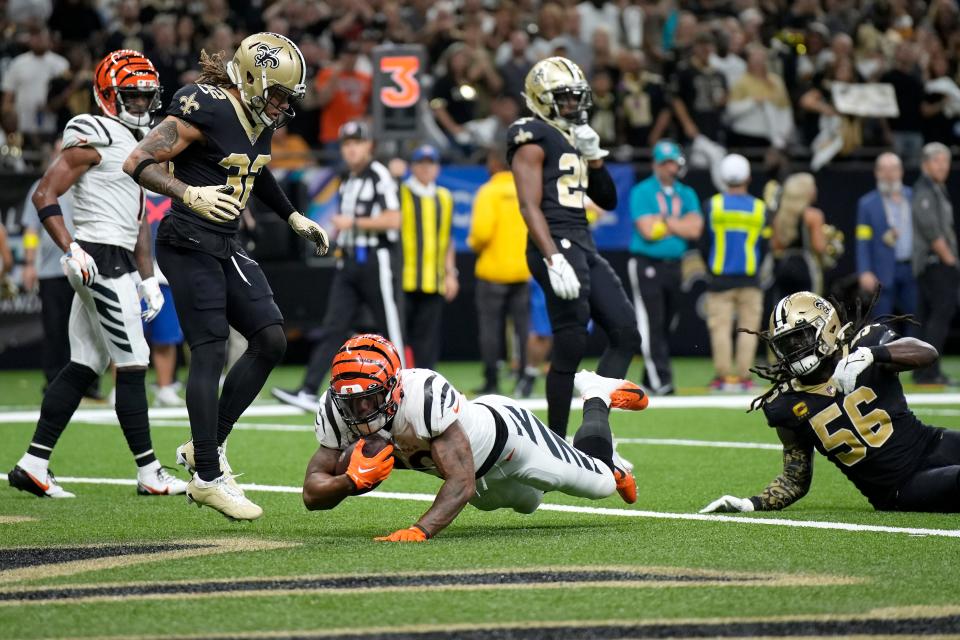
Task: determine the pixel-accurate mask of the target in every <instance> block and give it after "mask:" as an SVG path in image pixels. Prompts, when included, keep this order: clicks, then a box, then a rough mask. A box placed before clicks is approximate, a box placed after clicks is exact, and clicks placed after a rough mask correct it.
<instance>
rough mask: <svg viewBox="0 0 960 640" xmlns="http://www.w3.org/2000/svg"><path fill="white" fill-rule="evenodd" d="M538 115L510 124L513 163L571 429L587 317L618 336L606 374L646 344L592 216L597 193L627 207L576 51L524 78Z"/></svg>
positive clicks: (557, 409)
mask: <svg viewBox="0 0 960 640" xmlns="http://www.w3.org/2000/svg"><path fill="white" fill-rule="evenodd" d="M524 90H525V93H524V98H525V99H526V102H527V107H528V108H529V109H530V111H532V112H533V117H532V118H521V119H520V120H517V121H516V122H514V123H513V124H512V125H511V126H510V129H509V130H508V131H507V145H508V146H507V160H508V162H509V163H510V168H511V170H512V171H513V178H514V182H516V185H517V195H518V197H519V200H520V211H521V213H522V214H523V219H524V221H525V222H526V224H527V229H528V236H527V238H528V239H527V265H528V266H529V267H530V272H531V273H532V274H533V277H534V278H535V279H536V280H537V282H538V283H539V284H540V286H541V287H542V288H543V291H544V294H545V295H546V300H547V313H548V315H549V316H550V324H551V326H552V327H553V336H554V344H553V357H552V360H551V364H550V372H549V373H548V374H547V382H546V393H547V418H548V419H547V423H548V424H549V425H550V428H551V429H553V430H554V431H555V432H556V433H557V434H558V435H560V436H561V437H565V436H566V433H567V421H568V419H569V417H570V399H571V397H572V395H573V386H574V374H575V373H576V371H577V368H578V367H579V365H580V360H581V359H582V358H583V354H584V351H585V350H586V346H587V323H588V322H589V320H590V319H591V318H593V320H594V321H596V323H597V324H599V325H600V326H601V327H602V328H603V330H604V333H606V335H607V338H608V340H609V344H608V345H607V348H606V350H605V351H604V352H603V355H602V356H601V358H600V364H599V365H598V367H597V373H598V374H599V375H601V376H604V377H607V378H623V377H624V376H626V374H627V369H628V368H629V366H630V361H631V360H632V359H633V356H634V354H635V353H638V352H639V351H640V332H639V331H638V329H637V322H636V315H635V313H634V309H633V305H632V304H631V303H630V299H629V298H628V297H627V293H626V291H625V290H624V288H623V285H622V284H621V282H620V278H618V277H617V274H616V273H615V272H614V270H613V269H612V268H611V267H610V264H609V263H608V262H607V260H606V259H605V258H604V257H603V256H601V255H600V254H599V253H598V252H597V247H596V245H595V244H594V241H593V235H592V234H591V232H590V226H589V224H588V222H587V212H586V209H585V207H584V201H585V199H586V198H587V197H589V198H590V200H592V201H593V202H595V203H596V205H597V206H599V207H600V208H601V209H605V210H608V211H609V210H611V209H614V208H616V206H617V191H616V188H615V187H614V184H613V179H612V178H611V177H610V174H609V173H608V172H607V169H606V167H605V166H604V161H603V159H604V157H606V156H607V155H608V152H607V151H604V150H603V149H601V148H600V137H599V136H598V135H597V132H596V131H594V130H593V129H592V128H591V127H590V125H588V124H587V123H586V122H587V117H588V112H589V109H590V107H591V105H592V104H593V100H592V97H591V90H590V85H589V84H587V81H586V79H585V78H584V75H583V72H582V71H581V70H580V67H578V66H577V65H576V64H574V63H573V62H571V61H570V60H567V59H566V58H560V57H554V58H547V59H545V60H541V61H540V62H538V63H537V64H535V65H534V66H533V68H532V69H531V70H530V72H529V73H528V74H527V78H526V81H525V85H524Z"/></svg>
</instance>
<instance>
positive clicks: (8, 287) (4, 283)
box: [0, 222, 17, 300]
mask: <svg viewBox="0 0 960 640" xmlns="http://www.w3.org/2000/svg"><path fill="white" fill-rule="evenodd" d="M13 267H14V262H13V251H11V250H10V239H9V237H8V236H7V228H6V227H5V226H4V225H3V223H2V222H0V300H6V299H7V298H12V297H14V296H16V295H17V285H16V283H15V282H14V281H13V278H12V274H13Z"/></svg>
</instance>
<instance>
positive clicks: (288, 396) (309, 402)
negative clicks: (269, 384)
mask: <svg viewBox="0 0 960 640" xmlns="http://www.w3.org/2000/svg"><path fill="white" fill-rule="evenodd" d="M270 394H271V395H272V396H273V397H274V398H276V399H277V400H279V401H280V402H282V403H284V404H289V405H290V406H293V407H297V408H298V409H303V410H304V411H307V412H309V413H316V411H317V409H319V408H320V399H319V398H317V394H315V393H309V392H307V391H303V390H302V389H299V390H297V391H287V390H285V389H279V388H277V387H274V388H273V389H271V390H270Z"/></svg>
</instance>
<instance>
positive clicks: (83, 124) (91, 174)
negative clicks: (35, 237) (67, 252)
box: [63, 114, 144, 251]
mask: <svg viewBox="0 0 960 640" xmlns="http://www.w3.org/2000/svg"><path fill="white" fill-rule="evenodd" d="M135 146H137V139H136V138H135V137H134V134H133V132H132V131H131V130H130V129H129V128H128V127H126V126H124V125H122V124H120V123H119V122H117V121H116V120H113V119H111V118H107V117H105V116H96V115H91V114H84V115H79V116H74V117H73V118H71V119H70V122H68V123H67V126H66V128H65V129H64V130H63V148H64V149H69V148H70V147H92V148H94V149H96V150H97V153H99V154H100V163H99V164H96V165H94V166H92V167H90V170H89V171H87V172H86V173H84V174H83V176H81V177H80V180H78V181H77V183H76V184H75V185H74V186H73V202H74V217H73V221H74V224H75V225H76V228H77V230H76V233H75V234H74V237H75V238H76V239H77V240H83V241H85V242H96V243H99V244H109V245H115V246H119V247H123V248H125V249H127V250H129V251H133V248H134V246H135V245H136V243H137V235H138V234H139V232H140V216H141V215H142V214H143V206H144V202H143V200H144V196H143V189H141V188H140V185H138V184H137V183H136V182H134V181H133V178H131V177H130V176H128V175H127V174H126V173H124V172H123V163H124V161H125V160H126V159H127V156H129V155H130V152H131V151H133V148H134V147H135Z"/></svg>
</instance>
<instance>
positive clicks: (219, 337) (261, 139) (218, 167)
mask: <svg viewBox="0 0 960 640" xmlns="http://www.w3.org/2000/svg"><path fill="white" fill-rule="evenodd" d="M200 66H201V75H200V78H199V79H198V81H197V83H196V84H189V85H186V86H184V87H182V88H181V89H180V90H179V91H178V92H177V93H176V95H175V96H174V97H173V100H172V101H171V103H170V106H169V108H168V110H167V114H168V115H167V117H166V119H164V120H163V121H162V122H161V123H160V124H159V125H157V127H156V128H154V129H153V130H152V131H151V132H150V133H149V134H148V135H147V137H146V138H145V139H144V140H143V141H142V142H141V143H140V144H139V145H138V146H137V148H136V149H134V151H133V153H131V154H130V157H129V158H127V161H126V163H125V164H124V171H126V172H127V173H129V174H130V175H131V176H132V177H133V179H134V180H136V181H137V182H139V183H140V184H141V185H143V186H144V187H146V188H148V189H151V190H153V191H156V192H158V193H163V194H165V195H168V196H170V197H171V199H172V200H173V205H172V207H171V215H168V216H167V217H166V218H164V220H163V222H162V223H161V224H160V228H159V229H158V230H157V239H156V244H157V262H158V264H159V265H160V267H161V268H162V269H163V273H164V274H165V275H166V276H167V280H169V282H170V288H171V290H172V291H173V298H174V302H175V303H176V306H177V313H178V315H179V317H180V322H181V324H182V326H183V331H184V335H185V336H186V339H187V341H188V343H189V344H190V349H191V353H192V358H191V360H190V377H189V380H188V382H187V412H188V413H189V415H190V428H191V434H192V436H193V438H192V440H191V441H190V442H187V443H186V444H185V445H183V446H181V447H180V448H179V449H178V450H177V460H178V462H180V463H181V464H183V465H184V466H186V467H187V468H188V469H189V470H191V471H192V472H195V475H194V476H193V479H192V480H191V481H190V482H189V483H188V486H187V496H188V497H189V499H190V500H192V501H193V502H195V503H197V506H200V505H204V504H205V505H208V506H210V507H212V508H213V509H216V510H217V511H220V512H221V513H223V514H224V515H225V516H227V517H228V518H232V519H236V520H253V519H256V518H258V517H260V516H261V515H262V513H263V511H262V509H261V508H260V507H259V506H257V505H256V504H254V503H253V502H251V501H250V500H249V499H247V498H246V496H244V494H243V491H242V489H240V486H239V485H238V484H237V483H236V482H234V481H233V476H232V475H231V469H230V465H229V464H228V463H227V460H226V456H225V455H224V450H223V446H224V444H225V442H226V438H227V436H228V435H229V434H230V431H231V429H232V428H233V425H234V424H235V423H236V421H237V420H238V419H239V417H240V415H241V414H242V413H243V412H244V411H245V410H246V408H247V407H248V406H250V403H251V402H253V400H254V399H255V398H256V397H257V394H258V393H259V391H260V389H261V388H262V387H263V384H264V382H265V381H266V379H267V376H268V375H269V374H270V371H271V370H272V369H273V367H274V366H275V365H276V364H277V362H279V360H280V358H281V357H282V356H283V353H284V351H285V349H286V338H285V336H284V333H283V327H282V323H283V316H282V315H281V313H280V310H279V309H278V308H277V305H276V303H275V302H274V301H273V292H272V291H271V289H270V285H269V284H268V283H267V280H266V278H265V276H264V274H263V271H262V270H261V269H260V266H259V265H258V264H257V263H256V262H255V261H254V260H253V259H252V258H250V256H248V255H247V253H246V251H244V249H243V248H242V246H241V245H240V244H239V243H238V241H237V240H236V232H237V228H238V221H237V217H238V216H239V215H240V210H241V209H242V208H243V207H244V206H245V205H246V203H247V199H248V198H249V197H250V194H253V195H255V196H257V198H258V199H260V200H261V201H262V202H263V203H264V204H265V205H266V206H267V207H269V208H271V209H273V210H274V211H275V212H276V213H277V215H279V216H280V217H282V218H283V219H284V220H286V221H287V222H288V223H289V224H290V226H291V227H292V228H293V230H294V231H295V232H296V233H297V234H299V235H300V236H302V237H303V238H306V239H308V240H310V241H312V242H314V243H315V244H316V249H317V254H318V255H322V254H324V253H326V251H327V245H328V240H327V234H326V232H325V231H324V230H323V229H322V228H321V227H320V226H319V225H318V224H316V223H315V222H313V221H311V220H309V219H308V218H306V217H305V216H303V215H302V214H300V213H299V212H298V211H296V210H295V209H294V207H293V205H292V204H290V201H289V200H288V199H287V197H286V195H284V193H283V191H282V190H281V189H280V187H279V185H278V184H277V181H276V179H275V178H274V177H273V175H272V174H271V173H270V170H269V169H268V168H267V163H269V162H270V141H271V138H272V136H273V131H274V130H275V129H277V128H279V127H282V126H284V125H285V124H286V123H287V122H288V121H289V120H290V119H291V118H293V117H294V115H295V113H294V110H293V104H294V103H295V102H296V101H297V100H299V99H300V98H302V97H303V95H304V93H305V91H306V84H305V81H306V78H305V73H306V70H305V64H304V60H303V55H302V54H301V53H300V49H298V48H297V46H296V45H295V44H294V43H293V42H291V41H290V40H289V39H287V38H286V37H284V36H281V35H278V34H275V33H257V34H254V35H252V36H249V37H247V38H245V39H244V40H243V41H242V42H241V43H240V46H239V47H238V48H237V52H236V54H235V55H234V56H233V59H232V60H230V61H225V60H224V58H223V54H216V55H212V56H208V55H207V54H206V53H203V54H201V57H200ZM174 159H175V162H174V163H173V172H172V174H171V173H170V172H169V171H168V170H167V167H166V165H165V163H166V162H167V161H170V160H174ZM230 326H233V327H234V328H235V329H237V330H238V331H239V332H240V333H242V334H243V335H244V337H246V339H247V341H248V348H247V350H246V352H245V353H244V354H243V356H242V357H241V358H240V359H239V360H238V361H237V363H236V364H235V365H234V366H233V367H232V368H231V369H230V371H229V372H228V373H227V377H226V380H225V381H224V384H223V392H222V394H221V395H220V397H219V400H218V397H217V389H218V386H219V379H220V372H221V371H222V369H223V366H224V362H225V360H226V344H227V336H228V333H229V327H230Z"/></svg>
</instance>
